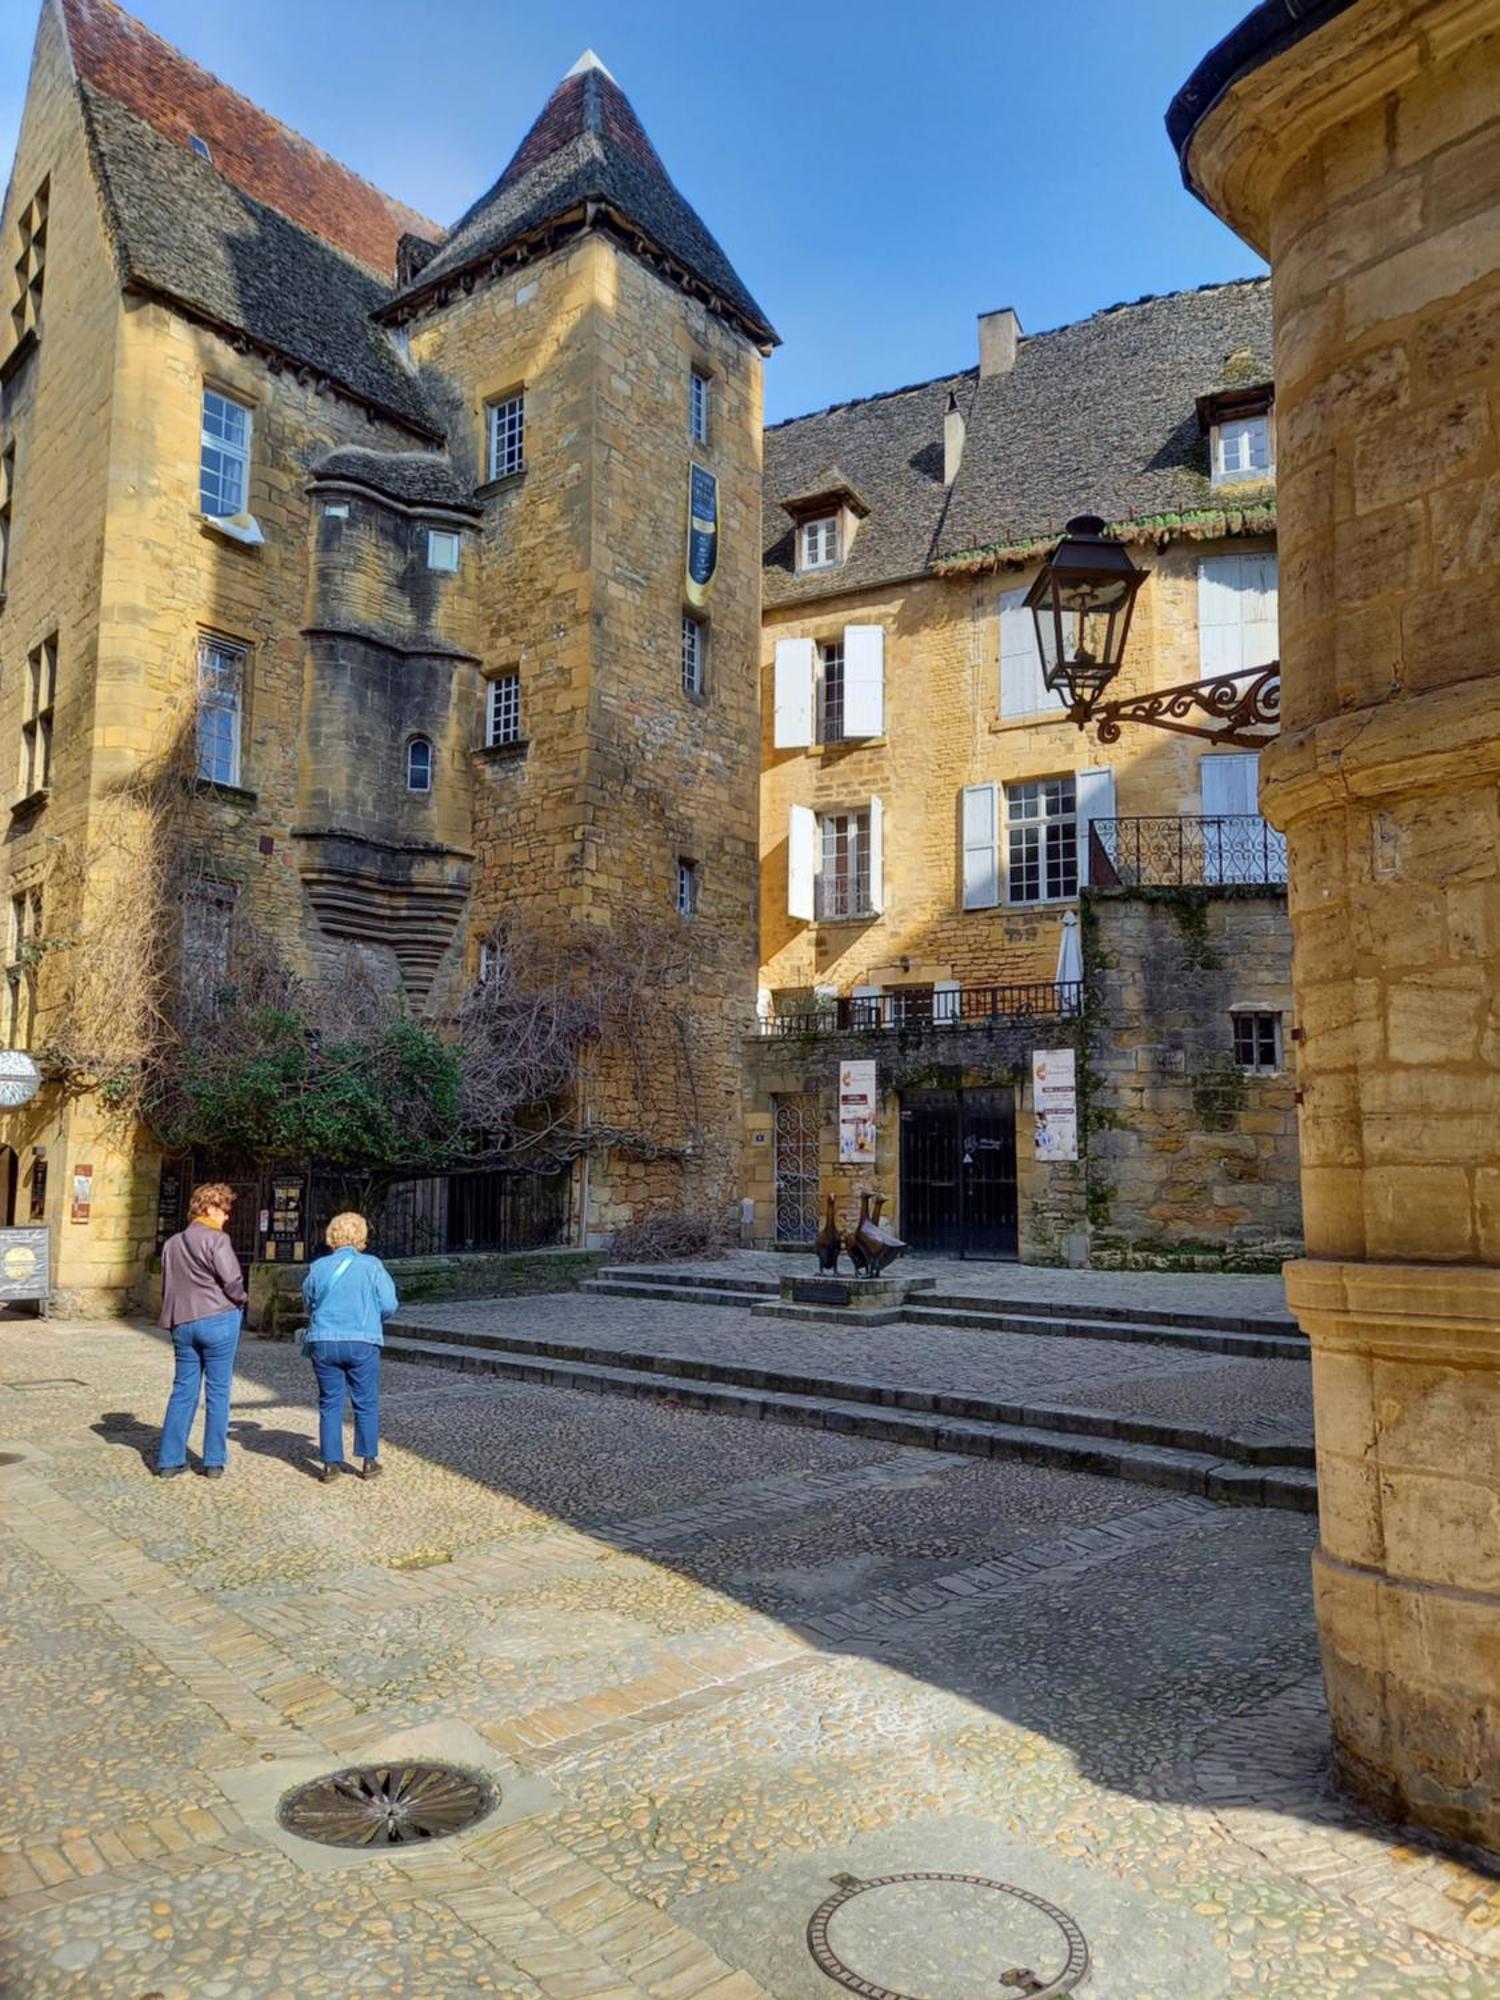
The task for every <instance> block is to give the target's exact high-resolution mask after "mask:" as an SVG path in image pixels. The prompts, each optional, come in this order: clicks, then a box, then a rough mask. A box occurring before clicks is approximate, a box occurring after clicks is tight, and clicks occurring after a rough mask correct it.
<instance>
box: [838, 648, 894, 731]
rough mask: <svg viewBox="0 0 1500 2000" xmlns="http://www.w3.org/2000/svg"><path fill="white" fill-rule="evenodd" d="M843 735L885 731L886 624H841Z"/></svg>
mask: <svg viewBox="0 0 1500 2000" xmlns="http://www.w3.org/2000/svg"><path fill="white" fill-rule="evenodd" d="M844 734H845V736H883V735H884V734H885V627H884V626H883V625H846V626H845V627H844Z"/></svg>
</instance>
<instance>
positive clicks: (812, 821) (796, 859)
mask: <svg viewBox="0 0 1500 2000" xmlns="http://www.w3.org/2000/svg"><path fill="white" fill-rule="evenodd" d="M817 877H818V820H817V815H816V813H814V812H813V810H812V808H811V807H810V806H793V807H792V810H791V814H790V818H789V821H788V824H787V835H786V912H787V915H788V916H789V917H800V918H801V920H802V921H803V923H806V924H810V923H811V922H812V920H813V894H814V885H815V883H816V881H817Z"/></svg>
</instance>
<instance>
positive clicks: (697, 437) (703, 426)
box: [688, 368, 713, 444]
mask: <svg viewBox="0 0 1500 2000" xmlns="http://www.w3.org/2000/svg"><path fill="white" fill-rule="evenodd" d="M712 399H713V386H712V384H711V382H710V380H709V378H708V376H707V375H705V374H703V373H702V371H701V370H700V369H697V368H695V369H694V370H693V374H692V387H691V389H690V391H689V397H688V435H689V437H691V439H692V440H693V443H694V444H707V443H708V427H709V421H710V411H711V410H712V407H713V400H712Z"/></svg>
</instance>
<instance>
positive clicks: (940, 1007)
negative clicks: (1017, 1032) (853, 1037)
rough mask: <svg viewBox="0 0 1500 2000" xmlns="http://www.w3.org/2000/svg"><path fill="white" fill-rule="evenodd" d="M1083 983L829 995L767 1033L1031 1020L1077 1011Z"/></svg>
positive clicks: (777, 1017) (766, 1023)
mask: <svg viewBox="0 0 1500 2000" xmlns="http://www.w3.org/2000/svg"><path fill="white" fill-rule="evenodd" d="M1082 998H1083V987H1082V983H1081V981H1078V980H1074V979H1062V980H1058V979H1043V980H1038V981H1035V982H1034V983H1033V984H1031V985H1029V986H957V987H944V988H943V989H942V990H941V991H934V989H933V988H932V987H930V986H913V987H897V988H895V989H894V990H893V991H892V992H889V993H873V994H860V995H858V996H857V997H854V998H850V999H842V1000H835V999H829V1000H827V1001H825V1002H824V1003H823V1004H822V1005H821V1006H819V1007H816V1008H810V1009H806V1010H799V1011H798V1012H796V1013H783V1014H773V1015H771V1016H770V1017H769V1018H768V1019H766V1020H763V1021H762V1022H761V1024H760V1030H761V1033H762V1034H763V1035H787V1036H794V1035H840V1034H848V1033H850V1032H851V1031H853V1032H858V1031H861V1030H864V1031H869V1032H874V1033H879V1032H883V1031H890V1030H893V1029H902V1028H905V1029H913V1028H917V1029H921V1028H934V1029H944V1028H957V1027H964V1026H972V1025H974V1024H976V1023H979V1022H986V1021H1029V1020H1032V1019H1034V1018H1035V1017H1037V1016H1038V1015H1056V1014H1076V1013H1077V1012H1078V1009H1079V1007H1080V1005H1081V1004H1082Z"/></svg>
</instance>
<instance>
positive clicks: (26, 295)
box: [10, 178, 52, 340]
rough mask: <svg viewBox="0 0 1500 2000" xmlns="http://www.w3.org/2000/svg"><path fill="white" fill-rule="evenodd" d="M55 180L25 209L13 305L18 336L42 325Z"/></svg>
mask: <svg viewBox="0 0 1500 2000" xmlns="http://www.w3.org/2000/svg"><path fill="white" fill-rule="evenodd" d="M51 185H52V183H51V180H50V178H49V179H48V180H45V181H43V182H42V184H41V186H40V187H39V188H38V189H37V191H36V193H35V194H34V195H33V196H32V197H31V200H30V201H29V202H28V203H27V204H26V206H25V208H23V209H22V210H21V217H20V222H19V225H18V227H19V231H20V238H21V242H20V251H19V255H18V256H17V258H16V291H15V298H14V300H13V302H12V305H11V309H10V320H11V325H12V326H13V327H14V329H15V335H16V339H17V340H21V339H22V338H24V336H25V335H26V334H28V333H39V332H40V331H41V325H42V290H43V280H44V276H45V272H46V268H47V208H48V203H49V200H50V189H51Z"/></svg>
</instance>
